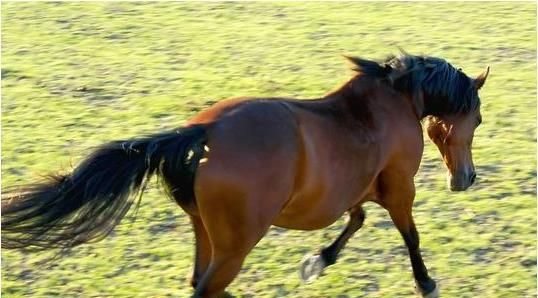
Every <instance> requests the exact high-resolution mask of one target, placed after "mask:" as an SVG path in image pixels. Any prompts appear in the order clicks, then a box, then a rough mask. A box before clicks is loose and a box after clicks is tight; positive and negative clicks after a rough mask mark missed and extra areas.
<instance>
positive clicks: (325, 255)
mask: <svg viewBox="0 0 538 298" xmlns="http://www.w3.org/2000/svg"><path fill="white" fill-rule="evenodd" d="M365 217H366V213H365V212H364V209H363V208H362V207H361V206H356V207H354V208H352V209H351V210H349V221H348V223H347V226H346V228H345V229H344V230H343V231H342V233H341V234H340V236H338V238H337V239H336V240H335V241H334V242H333V243H332V244H331V245H329V246H327V247H325V248H323V249H321V251H320V253H319V254H316V255H313V256H310V257H307V258H305V259H304V260H303V263H302V264H301V271H300V274H301V279H303V281H311V280H313V279H315V278H317V277H318V276H319V275H320V274H321V273H322V272H323V269H324V268H325V267H327V266H330V265H332V264H334V263H335V262H336V259H337V257H338V254H339V253H340V251H341V250H342V248H344V246H345V245H346V243H347V242H348V240H349V238H351V236H353V234H355V232H357V231H358V230H359V229H360V228H361V227H362V224H363V222H364V219H365Z"/></svg>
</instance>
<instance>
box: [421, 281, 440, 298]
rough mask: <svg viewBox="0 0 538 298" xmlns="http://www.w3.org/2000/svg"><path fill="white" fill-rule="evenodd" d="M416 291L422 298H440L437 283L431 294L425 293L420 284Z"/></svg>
mask: <svg viewBox="0 0 538 298" xmlns="http://www.w3.org/2000/svg"><path fill="white" fill-rule="evenodd" d="M415 290H416V291H417V293H418V294H419V295H420V296H421V297H422V298H439V286H437V284H435V283H434V288H433V290H430V291H429V292H425V291H424V290H423V289H421V288H420V287H419V286H418V284H417V285H416V287H415Z"/></svg>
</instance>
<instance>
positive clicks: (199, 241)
mask: <svg viewBox="0 0 538 298" xmlns="http://www.w3.org/2000/svg"><path fill="white" fill-rule="evenodd" d="M191 223H192V227H193V230H194V236H195V241H196V243H195V259H194V269H193V273H192V277H191V285H192V286H193V288H195V289H196V286H197V285H198V283H199V281H200V279H201V278H202V276H203V275H204V273H205V271H206V270H207V266H209V262H210V261H211V253H212V251H211V243H210V242H209V237H208V235H207V231H206V229H205V227H204V223H203V222H202V219H201V218H200V217H199V216H191Z"/></svg>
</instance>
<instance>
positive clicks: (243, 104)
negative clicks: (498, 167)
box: [1, 52, 489, 297]
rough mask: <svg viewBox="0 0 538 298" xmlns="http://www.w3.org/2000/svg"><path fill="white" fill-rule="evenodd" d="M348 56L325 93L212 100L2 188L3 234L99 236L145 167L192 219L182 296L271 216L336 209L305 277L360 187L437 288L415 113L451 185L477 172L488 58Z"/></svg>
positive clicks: (212, 289)
mask: <svg viewBox="0 0 538 298" xmlns="http://www.w3.org/2000/svg"><path fill="white" fill-rule="evenodd" d="M345 57H346V58H347V59H348V60H349V61H350V62H351V63H352V65H353V70H354V75H353V76H352V78H351V79H350V80H349V81H347V82H345V83H344V84H343V85H342V86H341V87H339V88H337V89H336V90H335V91H332V92H330V93H328V94H327V95H326V96H323V97H321V98H317V99H309V100H305V99H303V100H299V99H291V98H245V97H243V98H232V99H228V100H224V101H220V102H217V103H216V104H214V105H212V106H211V107H209V108H207V109H205V110H203V111H201V112H200V113H198V114H197V115H195V116H194V117H193V118H192V119H190V120H189V121H188V123H187V124H186V125H184V126H181V127H179V128H177V129H174V130H170V131H165V132H160V133H155V134H153V135H146V136H142V137H135V138H131V139H124V140H119V141H113V142H110V143H107V144H104V145H102V146H100V147H98V148H97V150H96V151H95V152H93V153H92V154H91V155H90V156H89V157H87V158H86V159H84V160H83V161H82V162H81V163H80V164H79V165H78V166H76V167H75V168H74V170H73V171H72V172H71V173H69V174H65V175H54V176H51V179H49V180H46V181H43V182H37V183H35V184H30V185H28V186H26V187H23V188H20V189H19V190H17V191H11V192H8V193H7V194H4V196H3V198H2V242H1V243H2V247H3V248H8V249H21V250H30V251H40V250H45V249H54V248H56V249H58V248H59V249H65V248H70V247H74V246H76V245H79V244H82V243H86V242H90V241H97V240H100V239H102V238H104V237H106V236H107V235H108V234H109V233H110V232H111V231H112V230H113V228H114V227H115V226H116V225H118V224H119V223H120V220H121V219H122V217H123V216H124V215H125V214H126V213H127V211H128V210H129V208H130V207H131V206H132V204H133V203H139V202H140V197H141V195H142V193H143V191H144V188H145V187H146V185H147V183H148V181H149V180H150V177H152V176H154V175H156V176H158V177H160V180H161V181H162V182H163V185H164V187H165V189H166V191H167V193H168V194H169V195H170V196H171V197H172V198H173V199H174V200H175V202H177V204H178V205H179V206H180V207H181V208H182V209H183V210H184V211H185V212H186V213H187V214H188V216H189V218H190V221H191V223H192V227H193V230H194V234H195V260H194V269H193V273H192V278H191V284H192V286H193V287H194V294H193V297H218V296H220V295H224V294H226V293H227V292H225V289H226V287H227V286H228V285H229V284H230V283H231V282H232V280H233V279H234V278H235V277H236V276H237V274H238V273H239V271H240V268H241V266H242V263H243V261H244V259H245V257H246V256H247V255H248V254H249V252H250V251H251V250H252V249H253V248H254V246H255V245H256V244H257V243H258V241H259V240H260V239H261V238H262V237H263V236H264V234H265V233H266V232H267V231H268V229H269V228H270V227H271V226H272V225H274V226H278V227H283V228H287V229H299V230H315V229H322V228H324V227H327V226H329V225H330V224H332V223H334V222H335V221H336V220H337V219H338V218H340V217H341V216H342V215H343V214H344V213H346V212H347V213H348V214H349V221H348V223H347V226H346V227H345V229H344V230H343V231H342V233H341V234H340V236H339V237H338V238H337V239H336V240H334V242H333V243H332V244H330V245H328V246H326V247H325V248H323V249H321V250H320V251H319V253H317V254H315V255H313V256H311V257H309V258H307V259H305V260H304V262H303V264H302V267H301V270H300V272H301V275H302V278H303V279H305V280H311V279H313V278H316V277H317V276H319V275H320V274H321V273H322V271H323V269H324V268H326V267H327V266H330V265H332V264H334V263H335V262H336V259H337V257H338V254H339V253H340V251H341V250H342V249H343V247H344V246H345V245H346V243H347V241H348V240H349V238H350V237H351V236H352V235H353V234H354V233H355V232H356V231H357V230H359V229H360V228H361V226H362V224H363V222H364V220H365V212H364V210H363V208H362V205H363V204H364V203H365V202H368V201H371V202H375V203H377V204H378V205H380V206H381V207H382V208H385V209H386V210H387V211H388V213H389V215H390V218H391V219H392V221H393V222H394V225H395V227H396V228H397V229H398V231H399V232H400V234H401V236H402V237H403V240H404V242H405V244H406V246H407V248H408V253H409V257H410V261H411V265H412V270H413V275H414V279H415V284H416V289H417V292H418V294H420V295H422V296H423V297H438V295H439V290H438V286H437V285H436V283H435V281H434V280H433V279H432V278H431V277H430V276H429V274H428V271H427V268H426V266H425V265H424V262H423V259H422V257H421V253H420V247H419V234H418V232H417V229H416V227H415V223H414V221H413V215H412V206H413V200H414V197H415V185H414V181H413V180H414V176H415V174H416V173H417V171H418V168H419V165H420V162H421V157H422V154H423V149H424V139H423V126H424V127H425V130H426V131H427V134H428V136H429V137H430V139H431V140H432V141H433V142H434V143H435V144H436V145H437V147H438V149H439V151H440V153H441V155H442V157H443V160H444V163H445V165H446V168H447V169H448V186H449V188H450V190H452V191H463V190H466V189H467V188H468V187H470V186H471V185H472V184H473V183H474V181H475V179H476V172H475V168H474V164H473V161H472V154H471V146H472V141H473V135H474V131H475V129H476V127H477V126H478V125H479V124H480V123H481V121H482V116H481V113H480V98H479V96H478V90H479V89H480V88H481V87H482V86H483V85H484V83H485V81H486V78H487V76H488V74H489V67H488V68H487V69H486V70H485V71H484V72H483V73H482V74H480V75H479V76H478V77H476V78H471V77H468V76H467V75H466V74H465V73H463V72H462V70H461V69H456V68H455V67H454V66H452V65H451V64H450V63H448V62H447V61H445V60H444V59H442V58H436V57H431V56H422V55H411V54H408V53H405V52H402V53H400V54H398V55H392V56H389V57H388V58H387V59H385V60H381V61H373V60H367V59H363V58H359V57H348V56H345ZM136 195H138V196H136ZM137 198H138V199H137Z"/></svg>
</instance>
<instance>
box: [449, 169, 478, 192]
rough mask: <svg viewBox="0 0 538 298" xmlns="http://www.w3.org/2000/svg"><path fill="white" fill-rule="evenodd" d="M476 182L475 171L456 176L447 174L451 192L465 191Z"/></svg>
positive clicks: (460, 173)
mask: <svg viewBox="0 0 538 298" xmlns="http://www.w3.org/2000/svg"><path fill="white" fill-rule="evenodd" d="M475 181H476V172H475V171H468V172H467V171H465V172H459V173H458V174H456V175H452V174H451V173H448V186H449V188H450V190H451V191H464V190H467V189H468V188H469V187H470V186H471V185H473V183H474V182H475Z"/></svg>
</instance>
